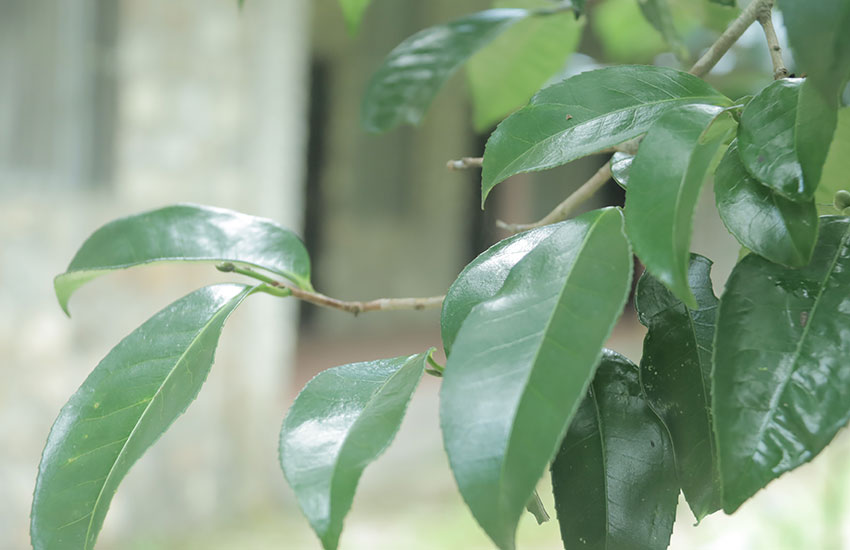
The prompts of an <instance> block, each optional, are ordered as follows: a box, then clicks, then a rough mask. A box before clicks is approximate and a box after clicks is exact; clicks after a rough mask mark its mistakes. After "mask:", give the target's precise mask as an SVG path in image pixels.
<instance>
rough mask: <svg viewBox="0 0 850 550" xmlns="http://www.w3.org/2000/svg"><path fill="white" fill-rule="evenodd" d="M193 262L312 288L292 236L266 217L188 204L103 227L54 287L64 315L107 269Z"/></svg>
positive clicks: (301, 248)
mask: <svg viewBox="0 0 850 550" xmlns="http://www.w3.org/2000/svg"><path fill="white" fill-rule="evenodd" d="M196 261H206V262H223V261H227V262H236V263H241V264H246V265H249V266H253V267H258V268H261V269H264V270H267V271H269V272H271V273H273V274H275V275H280V276H282V277H286V278H287V279H289V280H291V281H292V282H294V283H295V284H297V285H298V286H299V287H301V288H303V289H306V290H311V289H312V286H311V285H310V257H309V256H308V255H307V250H306V249H305V248H304V244H303V243H302V242H301V240H300V239H299V238H298V236H297V235H295V233H293V232H292V231H289V230H288V229H285V228H283V227H281V226H280V225H278V224H276V223H275V222H273V221H271V220H267V219H265V218H257V217H255V216H248V215H246V214H240V213H238V212H233V211H231V210H224V209H222V208H212V207H209V206H197V205H193V204H178V205H174V206H166V207H165V208H160V209H157V210H151V211H148V212H143V213H141V214H136V215H133V216H128V217H126V218H121V219H118V220H115V221H112V222H110V223H108V224H106V225H104V226H103V227H101V228H100V229H98V230H97V231H95V232H94V233H93V234H92V236H91V237H89V238H88V239H86V241H85V242H84V243H83V245H82V246H81V247H80V249H79V250H78V251H77V254H76V255H75V256H74V258H73V259H72V260H71V264H70V265H69V266H68V269H67V270H66V271H65V273H63V274H61V275H59V276H58V277H56V279H55V280H54V283H53V284H54V287H55V289H56V297H57V298H58V299H59V304H60V305H61V306H62V309H63V310H65V312H66V313H68V299H69V298H70V297H71V294H73V292H74V291H75V290H76V289H78V288H79V287H81V286H82V285H84V284H85V283H87V282H89V281H91V280H92V279H94V278H96V277H99V276H101V275H104V274H106V273H109V272H110V271H115V270H117V269H126V268H128V267H133V266H137V265H143V264H151V263H156V262H196Z"/></svg>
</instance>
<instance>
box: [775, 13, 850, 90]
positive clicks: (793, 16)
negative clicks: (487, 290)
mask: <svg viewBox="0 0 850 550" xmlns="http://www.w3.org/2000/svg"><path fill="white" fill-rule="evenodd" d="M779 7H780V9H781V10H782V15H783V18H782V20H783V22H784V24H785V28H786V29H787V30H788V41H789V42H790V43H791V49H792V50H793V51H794V60H795V61H796V64H797V70H798V72H800V73H805V74H807V75H808V77H809V78H810V79H811V80H812V81H813V83H814V84H815V86H816V87H817V88H818V89H819V90H820V91H821V93H822V94H823V95H824V97H825V98H827V99H828V100H832V99H836V98H837V97H838V94H839V93H840V92H841V89H842V88H843V86H844V83H845V82H847V78H848V77H850V33H848V32H847V29H848V28H850V1H848V0H817V1H816V2H805V1H801V0H780V2H779Z"/></svg>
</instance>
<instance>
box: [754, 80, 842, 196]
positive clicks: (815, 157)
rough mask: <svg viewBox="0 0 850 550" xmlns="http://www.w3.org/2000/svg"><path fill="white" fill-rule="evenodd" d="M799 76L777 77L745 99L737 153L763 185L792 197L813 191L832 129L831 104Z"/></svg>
mask: <svg viewBox="0 0 850 550" xmlns="http://www.w3.org/2000/svg"><path fill="white" fill-rule="evenodd" d="M804 82H805V81H804V80H803V79H801V78H787V79H782V80H777V81H775V82H773V83H771V84H770V85H769V86H767V87H766V88H765V89H763V90H762V91H761V92H759V93H758V94H756V96H755V97H754V98H753V99H752V100H751V101H750V102H749V103H747V105H746V107H744V111H743V113H742V114H741V125H740V126H739V127H738V152H739V154H740V156H741V160H742V161H743V162H744V166H746V168H747V171H748V172H749V173H750V174H751V175H752V176H753V177H755V178H756V179H757V180H758V181H759V182H761V183H762V184H763V185H766V186H768V187H770V188H771V189H773V190H774V191H776V192H777V193H779V194H781V195H783V196H785V197H787V198H789V199H791V200H796V201H807V200H809V199H811V198H812V197H813V196H814V193H815V189H816V188H817V185H818V182H819V181H820V177H821V170H822V168H823V163H824V161H825V160H826V155H827V152H828V151H829V144H830V141H831V140H832V133H833V131H834V129H835V122H836V116H837V115H836V113H835V106H834V105H832V106H831V105H828V104H827V103H825V102H824V100H823V98H822V97H821V95H820V94H819V93H818V92H817V91H816V90H814V89H813V88H812V87H811V85H810V84H804Z"/></svg>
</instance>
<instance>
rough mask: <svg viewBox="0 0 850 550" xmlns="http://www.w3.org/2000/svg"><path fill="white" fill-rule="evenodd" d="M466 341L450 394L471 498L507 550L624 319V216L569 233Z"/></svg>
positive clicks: (477, 314) (462, 480)
mask: <svg viewBox="0 0 850 550" xmlns="http://www.w3.org/2000/svg"><path fill="white" fill-rule="evenodd" d="M555 227H556V229H555V231H553V232H552V234H551V235H549V236H548V237H546V238H545V239H543V240H541V241H540V242H539V243H538V244H537V245H536V246H535V247H534V249H533V250H531V251H530V252H528V253H527V254H526V255H525V257H523V258H522V259H521V260H520V261H519V262H518V263H517V264H516V265H515V266H514V267H513V269H511V271H510V273H509V274H508V276H507V279H506V280H505V283H504V285H503V286H502V287H501V289H500V290H499V291H498V293H496V295H495V296H493V297H492V298H490V299H488V300H485V301H483V302H481V303H479V304H478V305H476V306H475V307H474V308H472V311H471V312H470V313H469V315H468V316H467V318H466V320H465V321H464V322H463V325H462V326H461V328H460V331H459V332H458V334H457V338H456V339H455V341H454V346H453V348H452V352H451V355H449V358H448V362H447V364H446V370H445V374H444V378H443V382H442V388H441V393H440V421H441V426H442V431H443V440H444V442H445V447H446V452H447V454H448V456H449V461H450V463H451V467H452V471H453V472H454V476H455V479H456V480H457V483H458V487H459V488H460V492H461V495H462V496H463V498H464V500H465V501H466V503H467V505H468V506H469V508H470V510H472V514H473V515H474V516H475V518H476V520H477V521H478V523H479V524H480V525H481V526H482V527H483V528H484V530H485V531H486V532H487V534H488V535H489V536H490V538H492V539H493V541H494V542H495V543H496V544H497V545H498V546H499V547H500V548H502V549H503V550H509V549H513V548H514V534H515V530H516V526H517V522H518V521H519V518H520V516H521V514H522V511H523V509H524V508H525V505H526V503H527V502H528V500H529V498H530V497H531V495H532V492H533V490H534V488H535V485H536V483H537V481H538V480H539V479H540V477H541V476H542V475H543V473H544V470H545V468H546V465H547V464H548V462H549V461H550V460H551V459H552V457H553V456H554V455H555V451H556V450H557V448H558V445H559V443H560V441H561V438H562V437H563V434H564V433H565V431H566V428H567V425H568V423H569V420H570V418H571V417H572V415H573V413H574V412H575V410H576V408H577V407H578V405H579V402H580V401H581V399H582V398H583V397H584V394H585V392H586V391H587V387H588V384H589V383H590V380H591V378H592V377H593V373H594V371H595V369H596V365H597V363H598V361H599V357H600V354H601V353H602V345H603V343H604V342H605V340H606V339H607V338H608V336H609V334H610V333H611V329H612V327H613V326H614V323H615V322H616V320H617V318H618V317H619V316H620V313H621V312H622V309H623V305H624V304H625V301H626V296H627V294H628V290H629V286H630V281H631V271H632V256H631V251H630V249H629V244H628V241H627V240H626V238H625V235H624V234H623V218H622V214H621V212H620V210H619V209H615V208H607V209H604V210H596V211H592V212H588V213H587V214H584V215H582V216H579V217H578V218H575V219H572V220H568V221H565V222H562V223H559V224H557V225H556V226H555Z"/></svg>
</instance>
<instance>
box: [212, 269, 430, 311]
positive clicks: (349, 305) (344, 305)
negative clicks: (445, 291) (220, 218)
mask: <svg viewBox="0 0 850 550" xmlns="http://www.w3.org/2000/svg"><path fill="white" fill-rule="evenodd" d="M215 267H216V269H218V270H219V271H223V272H225V273H231V272H232V273H239V274H240V275H245V276H246V277H251V278H253V279H257V280H258V281H262V282H264V283H265V284H266V285H268V286H263V287H262V288H264V289H265V291H266V292H269V293H270V294H274V295H275V296H279V297H286V296H293V297H295V298H298V299H299V300H304V301H305V302H310V303H311V304H315V305H317V306H322V307H328V308H332V309H339V310H342V311H347V312H349V313H353V314H354V315H357V314H358V313H364V312H366V311H390V310H401V309H414V310H421V309H435V308H438V307H440V306H441V305H442V304H443V299H444V298H445V296H433V297H430V298H378V299H377V300H369V301H368V302H347V301H344V300H337V299H336V298H331V297H330V296H325V295H324V294H321V293H319V292H313V291H309V290H302V289H300V288H298V287H295V286H292V285H291V284H290V283H286V282H283V281H278V280H277V279H273V278H272V277H269V276H268V275H265V274H263V273H260V272H259V271H256V270H254V269H251V268H250V267H247V266H242V265H239V266H237V265H236V264H234V263H233V262H224V263H220V264H218V265H216V266H215Z"/></svg>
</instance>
